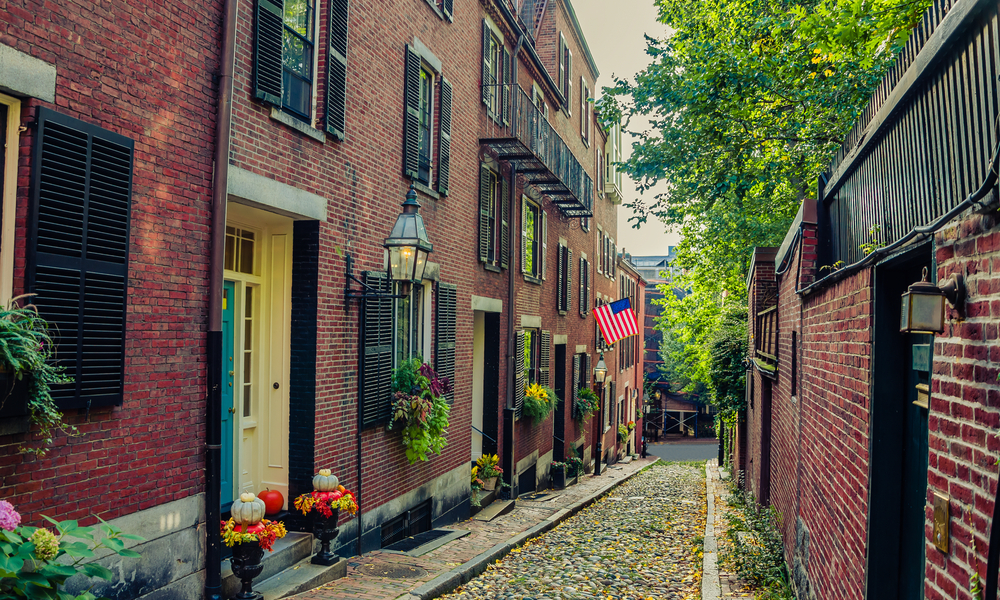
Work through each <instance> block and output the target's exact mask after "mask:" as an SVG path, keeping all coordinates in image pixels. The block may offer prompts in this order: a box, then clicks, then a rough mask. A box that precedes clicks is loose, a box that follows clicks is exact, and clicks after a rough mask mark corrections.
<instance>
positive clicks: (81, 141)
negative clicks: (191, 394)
mask: <svg viewBox="0 0 1000 600" xmlns="http://www.w3.org/2000/svg"><path fill="white" fill-rule="evenodd" d="M36 123H37V124H36V132H35V135H36V136H37V138H36V139H35V148H34V157H33V160H32V170H33V173H32V178H31V179H32V193H31V199H32V204H31V207H30V211H31V215H30V219H29V223H30V225H29V232H28V246H27V248H26V258H27V262H28V264H27V268H26V272H25V278H26V287H27V291H28V292H30V293H34V294H36V296H34V298H33V299H32V303H33V304H35V306H36V307H37V308H38V312H39V314H40V315H41V316H42V317H44V318H45V319H47V320H48V321H49V323H50V328H49V331H50V333H51V335H52V338H53V341H54V343H55V344H56V346H57V348H58V358H59V360H60V362H61V363H62V364H64V365H66V367H67V368H66V374H67V375H69V376H70V377H72V378H73V382H72V383H68V384H60V385H57V386H53V388H52V396H53V398H55V400H56V401H57V402H58V403H59V406H60V407H61V408H63V409H70V408H86V407H97V406H107V405H112V404H116V405H120V404H121V403H122V400H123V395H124V389H123V383H124V374H125V362H124V354H125V326H126V291H127V290H128V270H129V269H128V267H129V264H128V263H129V227H130V223H129V221H130V210H131V195H132V191H131V190H132V160H133V151H134V146H135V144H134V142H133V141H132V140H130V139H128V138H126V137H123V136H120V135H118V134H115V133H112V132H110V131H107V130H105V129H102V128H100V127H97V126H95V125H91V124H88V123H84V122H82V121H78V120H76V119H73V118H70V117H67V116H65V115H62V114H59V113H57V112H55V111H52V110H50V109H48V108H46V107H40V108H39V109H38V116H37V120H36ZM84 232H87V234H86V235H84Z"/></svg>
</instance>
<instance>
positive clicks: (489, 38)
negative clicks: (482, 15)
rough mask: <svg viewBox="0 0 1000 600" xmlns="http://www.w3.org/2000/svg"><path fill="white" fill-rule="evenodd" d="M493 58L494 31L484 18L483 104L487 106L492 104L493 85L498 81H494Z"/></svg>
mask: <svg viewBox="0 0 1000 600" xmlns="http://www.w3.org/2000/svg"><path fill="white" fill-rule="evenodd" d="M492 58H493V33H492V32H491V31H490V26H489V25H487V24H486V19H483V89H482V97H483V104H485V105H486V106H489V105H490V95H491V94H492V92H493V87H492V85H493V84H494V83H496V82H495V81H493V69H492V65H491V64H490V61H491V59H492Z"/></svg>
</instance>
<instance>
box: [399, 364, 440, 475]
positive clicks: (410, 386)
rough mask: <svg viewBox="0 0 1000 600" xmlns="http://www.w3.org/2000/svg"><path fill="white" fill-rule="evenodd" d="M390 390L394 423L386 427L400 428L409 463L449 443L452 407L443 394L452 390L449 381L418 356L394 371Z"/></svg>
mask: <svg viewBox="0 0 1000 600" xmlns="http://www.w3.org/2000/svg"><path fill="white" fill-rule="evenodd" d="M392 391H393V392H394V393H393V405H392V414H393V422H390V423H389V427H388V429H393V428H396V427H400V428H401V429H402V433H403V446H404V447H405V448H406V458H407V460H409V461H410V464H411V465H412V464H413V463H415V462H417V461H426V460H427V454H428V453H430V454H441V451H442V450H443V449H444V447H445V446H446V445H448V440H447V439H446V438H445V435H446V434H447V433H448V431H447V429H448V413H450V412H451V406H449V405H448V401H447V400H446V399H445V397H444V395H445V394H447V393H448V392H449V391H451V382H450V381H448V379H447V378H441V377H438V376H437V373H435V372H434V369H432V368H431V367H430V365H428V364H427V363H424V362H422V361H421V360H420V359H419V358H411V359H410V360H408V361H406V362H404V363H403V364H401V365H400V366H399V367H397V368H396V370H395V371H393V374H392Z"/></svg>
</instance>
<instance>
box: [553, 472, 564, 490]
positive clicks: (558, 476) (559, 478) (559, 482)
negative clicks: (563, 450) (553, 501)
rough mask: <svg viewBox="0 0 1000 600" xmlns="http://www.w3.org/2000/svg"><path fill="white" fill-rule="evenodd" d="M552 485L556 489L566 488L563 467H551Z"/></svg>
mask: <svg viewBox="0 0 1000 600" xmlns="http://www.w3.org/2000/svg"><path fill="white" fill-rule="evenodd" d="M552 487H553V488H555V489H557V490H562V489H565V488H566V469H565V467H561V468H554V469H552Z"/></svg>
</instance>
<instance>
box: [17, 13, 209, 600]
mask: <svg viewBox="0 0 1000 600" xmlns="http://www.w3.org/2000/svg"><path fill="white" fill-rule="evenodd" d="M221 14H222V7H221V3H213V2H209V3H204V2H200V3H193V2H190V3H189V2H182V3H180V4H170V5H164V4H161V3H156V2H123V1H110V2H99V3H66V2H54V3H53V2H35V1H15V2H8V3H5V5H4V6H3V8H0V91H2V94H0V113H2V118H0V127H2V128H3V138H4V142H5V147H6V150H5V154H4V161H3V164H4V174H3V204H2V206H3V218H2V222H3V229H2V234H0V301H2V302H3V303H4V304H5V305H6V304H7V303H8V302H9V300H10V299H11V298H12V297H13V296H17V295H20V294H22V293H26V292H27V293H34V294H36V295H35V296H33V297H32V299H31V302H34V303H35V304H36V305H37V307H38V310H39V312H40V313H41V314H42V315H43V316H45V317H46V318H48V319H49V321H50V323H51V325H52V329H51V331H52V333H53V337H54V341H55V343H56V350H57V359H58V362H59V364H61V365H63V366H65V367H66V369H67V372H68V373H69V374H70V375H72V376H73V377H74V378H75V382H74V383H73V384H69V385H63V386H59V387H58V388H57V389H55V390H54V394H53V395H54V396H55V398H56V400H57V402H58V404H59V406H60V407H61V408H62V409H63V410H64V412H65V415H66V421H67V422H68V423H70V424H72V425H74V426H76V428H77V430H78V435H72V436H66V435H60V436H56V438H55V440H54V442H53V444H52V446H51V448H50V449H49V451H48V452H47V453H46V454H45V455H44V456H35V455H33V454H24V453H20V452H19V449H20V448H21V447H22V446H24V447H27V448H29V449H39V448H42V447H43V446H42V442H41V441H39V440H38V439H37V438H36V436H34V435H32V434H30V433H28V432H27V429H28V421H27V417H24V416H22V415H24V414H25V412H24V408H25V407H24V406H21V407H20V408H21V410H18V407H17V406H15V405H16V404H17V401H18V400H23V398H22V397H20V396H15V395H12V396H10V397H8V398H6V399H5V402H4V408H5V410H4V411H3V413H2V418H0V431H2V436H0V445H2V446H3V449H2V450H0V455H2V457H3V458H2V459H0V465H2V466H0V497H3V498H5V499H7V500H9V501H10V502H12V503H13V504H14V506H15V508H16V509H17V510H18V511H19V512H20V513H21V515H22V518H23V521H22V523H23V524H26V525H27V524H30V525H43V524H44V521H43V520H42V519H41V515H48V516H52V517H55V518H58V519H81V520H82V521H84V522H94V521H95V519H94V518H93V516H92V515H100V516H101V517H102V518H104V519H107V520H109V521H111V522H112V523H114V524H116V525H118V526H119V527H121V528H123V529H125V530H126V531H128V532H129V533H135V534H139V535H142V536H143V537H145V538H146V539H147V542H146V543H144V544H141V545H140V548H139V549H140V550H141V552H142V554H143V558H142V559H139V560H131V559H128V560H122V559H118V558H117V557H115V559H106V564H108V566H111V567H112V568H113V569H114V570H115V572H116V573H119V574H120V575H121V578H120V580H119V581H118V582H116V584H115V586H114V587H113V589H112V588H109V586H101V587H99V588H95V589H94V590H93V591H94V592H95V593H98V594H101V593H106V594H110V595H114V596H115V597H118V598H140V597H144V596H145V594H147V593H149V592H150V591H152V590H154V589H156V588H169V589H173V590H175V591H176V592H177V594H178V596H177V597H184V596H188V597H196V596H197V595H198V594H200V593H201V590H202V588H203V582H202V581H201V580H200V578H199V576H198V575H197V571H198V570H199V569H201V568H202V566H201V564H200V561H201V560H202V552H201V550H200V545H201V542H200V538H201V536H202V535H203V533H202V532H203V531H204V518H205V517H204V494H203V493H202V490H203V487H204V477H203V472H204V471H203V467H204V462H203V458H202V456H203V451H204V442H205V439H204V430H205V410H204V407H205V400H204V398H205V381H206V375H205V364H206V359H205V353H206V347H205V333H204V331H205V330H204V322H205V315H206V310H207V303H206V297H207V293H208V254H209V240H210V236H211V231H210V225H209V204H210V198H211V186H212V149H213V146H214V143H213V138H214V128H215V114H216V111H215V102H216V91H215V88H216V84H215V80H214V76H215V75H216V73H217V72H218V68H219V54H220V30H219V26H218V23H219V21H220V19H221ZM18 413H20V414H18ZM129 543H130V544H131V543H132V542H129Z"/></svg>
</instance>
